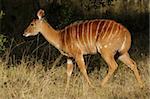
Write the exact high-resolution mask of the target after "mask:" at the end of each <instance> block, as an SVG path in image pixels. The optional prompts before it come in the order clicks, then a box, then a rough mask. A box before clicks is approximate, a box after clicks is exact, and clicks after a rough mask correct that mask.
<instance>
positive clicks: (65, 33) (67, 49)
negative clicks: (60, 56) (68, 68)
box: [64, 27, 68, 51]
mask: <svg viewBox="0 0 150 99" xmlns="http://www.w3.org/2000/svg"><path fill="white" fill-rule="evenodd" d="M66 35H67V27H66V28H65V34H64V44H65V49H66V51H67V50H68V47H67V42H66V41H67V40H66Z"/></svg>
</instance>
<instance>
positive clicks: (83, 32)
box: [82, 21, 88, 49]
mask: <svg viewBox="0 0 150 99" xmlns="http://www.w3.org/2000/svg"><path fill="white" fill-rule="evenodd" d="M87 22H88V21H85V22H84V23H83V24H82V40H83V45H84V48H85V49H87V46H86V42H85V36H84V34H86V33H85V31H84V28H85V27H84V25H85V23H87Z"/></svg>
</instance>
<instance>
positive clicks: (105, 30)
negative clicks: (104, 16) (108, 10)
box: [102, 21, 112, 39]
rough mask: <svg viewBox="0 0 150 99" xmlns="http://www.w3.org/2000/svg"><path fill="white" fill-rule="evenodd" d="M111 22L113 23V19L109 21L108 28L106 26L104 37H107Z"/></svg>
mask: <svg viewBox="0 0 150 99" xmlns="http://www.w3.org/2000/svg"><path fill="white" fill-rule="evenodd" d="M111 23H112V21H109V23H108V25H107V28H106V30H105V33H104V35H103V37H102V39H103V38H105V36H106V35H107V32H108V29H109V27H110V24H111Z"/></svg>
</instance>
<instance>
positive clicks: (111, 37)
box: [110, 24, 120, 39]
mask: <svg viewBox="0 0 150 99" xmlns="http://www.w3.org/2000/svg"><path fill="white" fill-rule="evenodd" d="M116 25H117V26H116V27H117V30H116V31H115V33H114V35H112V36H111V37H110V39H112V38H113V37H115V36H116V35H117V33H118V32H119V30H120V29H119V27H118V24H116Z"/></svg>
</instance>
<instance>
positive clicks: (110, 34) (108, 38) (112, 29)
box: [107, 23, 116, 40]
mask: <svg viewBox="0 0 150 99" xmlns="http://www.w3.org/2000/svg"><path fill="white" fill-rule="evenodd" d="M115 24H116V23H113V26H112V28H111V32H110V33H109V35H108V37H107V40H110V37H111V36H112V34H113V31H114V27H115Z"/></svg>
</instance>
